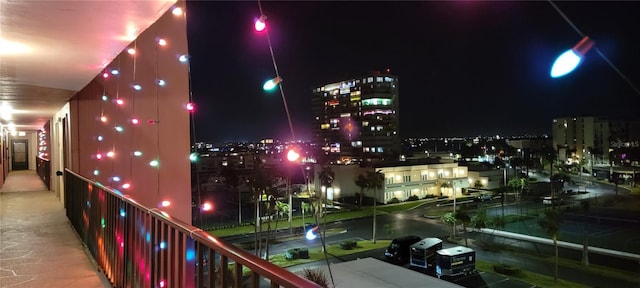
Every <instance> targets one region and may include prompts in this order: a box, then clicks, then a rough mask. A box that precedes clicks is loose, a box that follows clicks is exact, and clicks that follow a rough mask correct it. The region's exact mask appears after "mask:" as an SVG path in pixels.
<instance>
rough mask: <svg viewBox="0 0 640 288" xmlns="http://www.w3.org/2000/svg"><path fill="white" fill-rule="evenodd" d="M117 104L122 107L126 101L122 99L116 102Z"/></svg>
mask: <svg viewBox="0 0 640 288" xmlns="http://www.w3.org/2000/svg"><path fill="white" fill-rule="evenodd" d="M116 104H118V105H122V104H124V100H122V99H117V100H116Z"/></svg>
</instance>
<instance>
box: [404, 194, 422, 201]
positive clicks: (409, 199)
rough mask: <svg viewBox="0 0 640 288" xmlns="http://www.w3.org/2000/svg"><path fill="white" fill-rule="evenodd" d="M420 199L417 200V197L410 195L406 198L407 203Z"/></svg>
mask: <svg viewBox="0 0 640 288" xmlns="http://www.w3.org/2000/svg"><path fill="white" fill-rule="evenodd" d="M418 199H420V198H418V195H411V196H409V198H407V201H416V200H418Z"/></svg>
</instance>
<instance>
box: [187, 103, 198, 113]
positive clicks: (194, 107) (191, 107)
mask: <svg viewBox="0 0 640 288" xmlns="http://www.w3.org/2000/svg"><path fill="white" fill-rule="evenodd" d="M195 109H196V104H193V103H187V111H189V112H193V110H195Z"/></svg>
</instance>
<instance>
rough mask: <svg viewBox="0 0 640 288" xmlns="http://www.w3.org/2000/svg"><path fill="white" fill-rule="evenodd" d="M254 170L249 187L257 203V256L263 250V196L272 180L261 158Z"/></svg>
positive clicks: (257, 159)
mask: <svg viewBox="0 0 640 288" xmlns="http://www.w3.org/2000/svg"><path fill="white" fill-rule="evenodd" d="M254 162H255V164H254V166H253V170H252V171H251V176H250V177H249V186H251V189H252V190H253V200H254V203H255V210H254V216H255V218H254V219H255V224H254V226H253V228H254V229H253V230H254V234H253V235H254V248H255V253H256V256H259V255H260V254H261V250H262V247H261V245H262V239H261V237H260V235H261V233H259V232H262V226H261V225H260V223H261V221H262V220H261V216H262V215H261V213H260V204H261V203H262V194H263V193H266V192H267V188H269V186H271V178H270V176H269V175H268V173H267V170H266V169H265V168H264V167H263V166H262V163H263V162H262V159H260V157H256V158H255V159H254Z"/></svg>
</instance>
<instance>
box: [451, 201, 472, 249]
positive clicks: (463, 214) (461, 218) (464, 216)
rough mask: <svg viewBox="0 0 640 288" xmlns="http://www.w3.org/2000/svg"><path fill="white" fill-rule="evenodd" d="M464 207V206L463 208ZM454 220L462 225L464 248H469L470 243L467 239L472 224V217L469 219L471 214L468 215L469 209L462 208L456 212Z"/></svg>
mask: <svg viewBox="0 0 640 288" xmlns="http://www.w3.org/2000/svg"><path fill="white" fill-rule="evenodd" d="M463 207H464V206H463ZM454 218H455V219H456V222H460V223H462V232H463V233H464V246H467V247H469V241H468V237H467V225H469V222H471V217H469V213H467V209H465V208H461V209H458V211H456V212H455V214H454Z"/></svg>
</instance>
